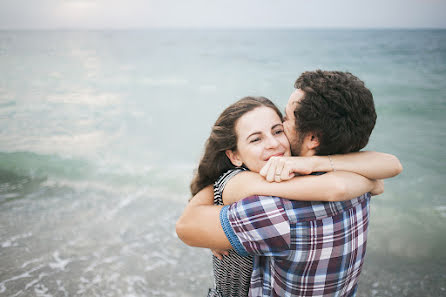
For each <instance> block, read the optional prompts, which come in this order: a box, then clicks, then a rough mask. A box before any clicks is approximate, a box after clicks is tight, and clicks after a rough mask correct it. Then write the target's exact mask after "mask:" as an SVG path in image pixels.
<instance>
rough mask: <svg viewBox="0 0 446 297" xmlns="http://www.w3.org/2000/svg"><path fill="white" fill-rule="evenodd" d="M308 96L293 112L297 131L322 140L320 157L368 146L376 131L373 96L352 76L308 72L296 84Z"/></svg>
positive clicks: (318, 71) (336, 72) (319, 151)
mask: <svg viewBox="0 0 446 297" xmlns="http://www.w3.org/2000/svg"><path fill="white" fill-rule="evenodd" d="M294 87H295V88H298V89H301V90H302V91H304V92H305V95H304V98H303V99H302V100H301V101H300V104H298V105H297V106H296V109H295V110H294V116H295V118H296V129H297V130H298V131H299V133H300V135H301V136H303V135H305V134H306V133H308V132H313V133H315V134H316V135H317V136H318V138H319V144H320V145H319V147H318V148H317V149H316V154H317V155H331V154H343V153H349V152H356V151H359V150H360V149H362V148H363V147H365V146H366V145H367V142H368V141H369V137H370V134H371V133H372V130H373V128H374V127H375V122H376V112H375V105H374V103H373V96H372V93H371V92H370V90H369V89H367V88H366V87H365V85H364V82H363V81H361V80H360V79H358V78H357V77H356V76H354V75H353V74H351V73H349V72H340V71H322V70H316V71H307V72H304V73H302V75H301V76H300V77H299V78H298V79H297V80H296V82H295V83H294Z"/></svg>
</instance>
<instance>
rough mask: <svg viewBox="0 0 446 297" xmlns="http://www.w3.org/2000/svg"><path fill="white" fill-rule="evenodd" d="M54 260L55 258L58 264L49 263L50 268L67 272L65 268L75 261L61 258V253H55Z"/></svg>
mask: <svg viewBox="0 0 446 297" xmlns="http://www.w3.org/2000/svg"><path fill="white" fill-rule="evenodd" d="M53 258H54V260H56V262H51V263H48V266H49V267H50V268H53V269H60V270H65V266H67V265H68V264H69V263H70V262H72V261H73V260H72V259H70V258H68V259H61V258H60V257H59V252H58V251H55V252H54V253H53Z"/></svg>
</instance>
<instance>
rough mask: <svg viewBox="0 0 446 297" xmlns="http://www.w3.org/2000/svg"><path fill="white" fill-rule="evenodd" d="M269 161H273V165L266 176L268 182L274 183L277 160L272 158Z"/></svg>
mask: <svg viewBox="0 0 446 297" xmlns="http://www.w3.org/2000/svg"><path fill="white" fill-rule="evenodd" d="M269 161H271V165H270V166H269V168H268V173H267V174H266V180H267V181H269V182H273V181H274V179H275V174H276V167H277V164H276V163H277V158H275V157H271V158H270V159H269Z"/></svg>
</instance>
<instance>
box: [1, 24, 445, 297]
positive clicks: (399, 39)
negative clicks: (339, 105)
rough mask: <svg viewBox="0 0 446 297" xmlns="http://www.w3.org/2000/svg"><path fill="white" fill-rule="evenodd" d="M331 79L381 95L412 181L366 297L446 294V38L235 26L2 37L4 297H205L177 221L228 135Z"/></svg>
mask: <svg viewBox="0 0 446 297" xmlns="http://www.w3.org/2000/svg"><path fill="white" fill-rule="evenodd" d="M318 68H320V69H326V70H342V71H350V72H352V73H353V74H355V75H357V76H358V77H360V78H361V79H362V80H364V81H365V83H366V85H367V86H368V87H369V88H370V90H371V91H372V92H373V94H374V98H375V104H376V109H377V113H378V121H377V125H376V127H375V130H374V132H373V134H372V137H371V139H370V143H369V145H368V146H367V148H366V149H369V150H378V151H383V152H388V153H392V154H395V155H396V156H398V157H399V159H400V160H401V162H402V164H403V166H404V172H403V173H402V174H401V175H400V176H398V177H396V178H393V179H390V180H388V181H386V182H385V193H384V194H383V195H381V196H378V197H375V198H373V200H372V206H371V223H370V232H369V241H368V250H367V257H366V261H365V265H364V269H363V273H362V275H361V280H360V286H359V290H358V296H361V297H362V296H440V295H444V294H446V270H445V268H444V267H446V254H445V253H444V246H445V245H446V239H445V234H446V200H445V196H446V186H445V178H446V170H445V165H446V164H445V163H446V162H445V160H446V154H445V150H444V148H445V146H446V141H445V136H446V135H445V134H446V132H445V131H446V121H445V113H446V31H445V30H296V29H287V30H284V29H275V30H235V29H234V30H141V31H1V32H0V296H205V295H206V292H207V288H208V287H210V286H212V272H211V260H210V256H211V254H210V252H209V251H208V250H206V249H199V248H190V247H187V246H186V245H184V244H183V243H182V242H181V241H180V240H179V239H178V238H177V237H176V234H175V221H176V219H177V218H178V217H179V215H180V213H181V212H182V209H183V208H184V206H185V205H186V203H187V200H188V198H189V188H188V186H189V182H190V179H191V177H192V174H193V170H194V168H195V167H196V165H197V163H198V161H199V158H200V155H201V153H202V149H203V144H204V142H205V140H206V138H207V136H208V135H209V132H210V128H211V126H212V124H213V122H214V121H215V119H216V118H217V116H218V114H219V113H220V112H221V111H222V110H223V109H224V107H226V106H227V105H229V104H230V103H232V102H234V101H235V100H237V99H239V98H241V97H243V96H247V95H262V96H266V97H268V98H271V99H272V100H273V101H274V102H275V103H277V105H278V106H279V107H280V109H283V108H284V106H285V104H286V102H287V99H288V96H289V94H290V93H291V92H292V91H293V84H294V81H295V79H296V78H297V77H298V76H299V74H300V73H301V72H303V71H305V70H314V69H318Z"/></svg>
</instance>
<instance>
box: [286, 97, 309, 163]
mask: <svg viewBox="0 0 446 297" xmlns="http://www.w3.org/2000/svg"><path fill="white" fill-rule="evenodd" d="M304 96H305V92H304V91H302V90H301V89H296V90H294V92H293V93H291V96H290V99H289V100H288V104H287V105H286V107H285V118H284V121H283V128H284V131H285V135H286V136H287V137H288V140H289V142H290V145H291V154H292V155H293V156H304V155H306V151H304V150H303V148H304V146H303V142H304V137H303V135H302V136H301V135H300V134H299V131H298V129H297V127H296V119H295V116H294V110H295V109H296V107H297V106H298V104H299V102H300V101H301V100H302V99H303V98H304Z"/></svg>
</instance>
